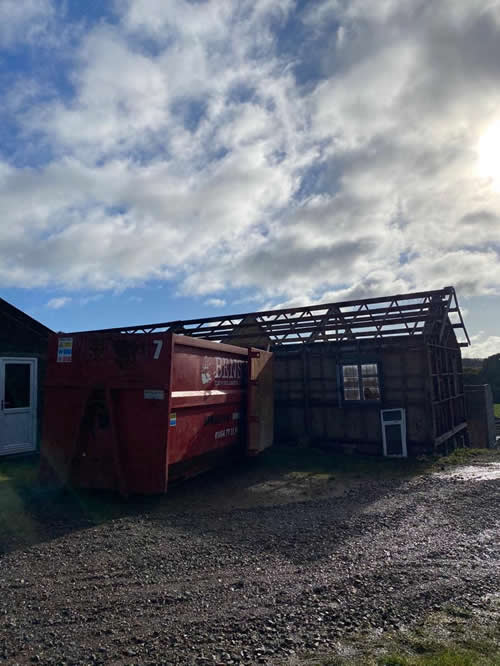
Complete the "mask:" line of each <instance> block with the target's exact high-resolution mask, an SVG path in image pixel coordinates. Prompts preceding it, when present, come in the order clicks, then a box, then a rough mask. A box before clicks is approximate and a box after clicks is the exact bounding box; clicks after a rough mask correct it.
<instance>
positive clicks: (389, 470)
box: [256, 446, 429, 479]
mask: <svg viewBox="0 0 500 666" xmlns="http://www.w3.org/2000/svg"><path fill="white" fill-rule="evenodd" d="M256 464H257V465H258V466H261V467H264V468H266V469H268V470H272V471H276V472H280V473H288V474H293V475H294V476H296V477H297V478H298V477H300V476H307V475H315V476H323V477H329V478H335V477H338V476H349V477H354V478H356V477H371V478H375V479H378V478H382V477H384V478H386V477H387V476H408V475H412V474H414V473H416V472H418V471H421V470H424V469H425V467H426V466H428V464H429V461H427V460H426V461H422V460H417V459H415V458H400V459H396V458H380V457H377V456H358V455H352V456H349V455H344V454H336V453H329V452H328V451H325V450H321V449H316V448H303V447H282V446H274V447H272V448H270V449H268V450H267V451H265V452H264V453H263V454H262V455H261V456H260V457H259V458H258V459H257V460H256Z"/></svg>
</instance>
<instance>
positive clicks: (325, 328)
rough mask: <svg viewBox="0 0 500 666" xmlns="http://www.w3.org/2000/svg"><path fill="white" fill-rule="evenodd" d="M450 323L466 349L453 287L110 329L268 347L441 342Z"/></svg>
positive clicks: (466, 335) (462, 323) (467, 338)
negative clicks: (403, 339)
mask: <svg viewBox="0 0 500 666" xmlns="http://www.w3.org/2000/svg"><path fill="white" fill-rule="evenodd" d="M448 321H449V322H450V324H451V326H452V327H453V328H454V329H455V330H456V333H457V338H458V340H459V343H460V344H461V346H467V345H468V344H470V339H469V336H468V334H467V330H466V328H465V325H464V321H463V318H462V314H461V312H460V308H459V306H458V301H457V297H456V293H455V289H454V288H453V287H445V288H444V289H438V290H433V291H422V292H414V293H409V294H398V295H396V296H386V297H380V298H366V299H358V300H351V301H343V302H340V303H328V304H323V305H309V306H306V307H295V308H283V309H278V310H267V311H263V312H250V313H244V314H238V315H227V316H222V317H205V318H202V319H189V320H184V321H169V322H162V323H158V324H143V325H140V326H126V327H124V328H114V329H106V330H107V331H109V332H112V331H113V332H117V333H153V332H160V331H172V332H174V333H181V334H184V335H190V336H192V337H195V338H198V337H199V338H204V339H206V340H214V341H218V342H223V341H224V342H230V343H233V344H238V342H240V343H241V344H244V343H245V342H246V341H247V340H248V339H249V338H258V339H259V340H261V341H262V343H263V342H264V341H267V344H269V345H270V346H271V347H277V346H282V345H289V344H301V343H302V344H305V343H316V342H337V343H341V342H347V341H350V342H353V341H358V340H365V339H385V338H390V337H395V336H401V335H404V336H425V337H430V336H432V337H438V338H439V340H441V339H442V337H443V334H444V331H445V328H446V323H447V322H448ZM259 346H263V344H260V345H259Z"/></svg>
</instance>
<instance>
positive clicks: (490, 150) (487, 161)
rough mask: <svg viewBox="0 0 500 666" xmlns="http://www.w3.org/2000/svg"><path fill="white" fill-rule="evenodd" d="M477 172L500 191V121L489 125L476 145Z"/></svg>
mask: <svg viewBox="0 0 500 666" xmlns="http://www.w3.org/2000/svg"><path fill="white" fill-rule="evenodd" d="M478 152H479V173H480V175H481V177H482V178H487V179H488V180H490V181H491V184H492V186H493V187H494V189H495V190H498V191H500V122H498V123H494V124H493V125H490V126H489V127H488V129H487V130H486V131H485V132H484V133H483V134H482V136H481V138H480V139H479V145H478Z"/></svg>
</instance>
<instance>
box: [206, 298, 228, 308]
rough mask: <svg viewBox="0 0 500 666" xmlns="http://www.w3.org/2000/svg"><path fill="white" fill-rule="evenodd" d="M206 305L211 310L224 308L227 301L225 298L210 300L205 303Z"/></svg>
mask: <svg viewBox="0 0 500 666" xmlns="http://www.w3.org/2000/svg"><path fill="white" fill-rule="evenodd" d="M205 305H208V306H210V307H211V308H223V307H224V306H225V305H226V301H225V300H224V299H223V298H208V299H207V300H206V301H205Z"/></svg>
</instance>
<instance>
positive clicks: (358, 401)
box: [111, 287, 470, 456]
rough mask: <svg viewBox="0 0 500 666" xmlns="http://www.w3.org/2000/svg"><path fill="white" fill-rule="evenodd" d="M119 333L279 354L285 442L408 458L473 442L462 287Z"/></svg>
mask: <svg viewBox="0 0 500 666" xmlns="http://www.w3.org/2000/svg"><path fill="white" fill-rule="evenodd" d="M111 330H114V331H117V332H122V333H136V332H137V333H142V332H154V331H166V330H169V331H172V332H174V333H180V334H184V335H190V336H193V337H200V338H204V339H207V340H213V341H218V342H225V343H228V344H233V345H234V344H236V345H241V346H254V347H259V348H261V349H270V350H272V351H273V352H274V406H275V441H277V442H290V443H296V442H302V443H308V444H314V445H319V446H322V447H328V448H333V449H340V450H344V451H349V452H360V453H366V454H378V455H387V456H406V455H418V454H422V453H434V452H436V453H437V452H440V451H445V450H448V449H449V448H452V447H454V446H457V445H462V444H464V443H465V442H466V441H467V421H466V413H465V398H464V386H463V376H462V356H461V347H463V346H467V345H468V344H470V340H469V336H468V334H467V331H466V328H465V325H464V321H463V318H462V314H461V312H460V308H459V305H458V301H457V297H456V293H455V289H454V288H453V287H445V288H443V289H438V290H432V291H421V292H414V293H407V294H398V295H394V296H385V297H380V298H367V299H355V300H349V301H343V302H339V303H328V304H323V305H313V306H306V307H296V308H285V309H277V310H268V311H265V312H251V313H245V314H238V315H227V316H222V317H207V318H203V319H192V320H185V321H171V322H163V323H158V324H147V325H141V326H129V327H125V328H117V329H111Z"/></svg>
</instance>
